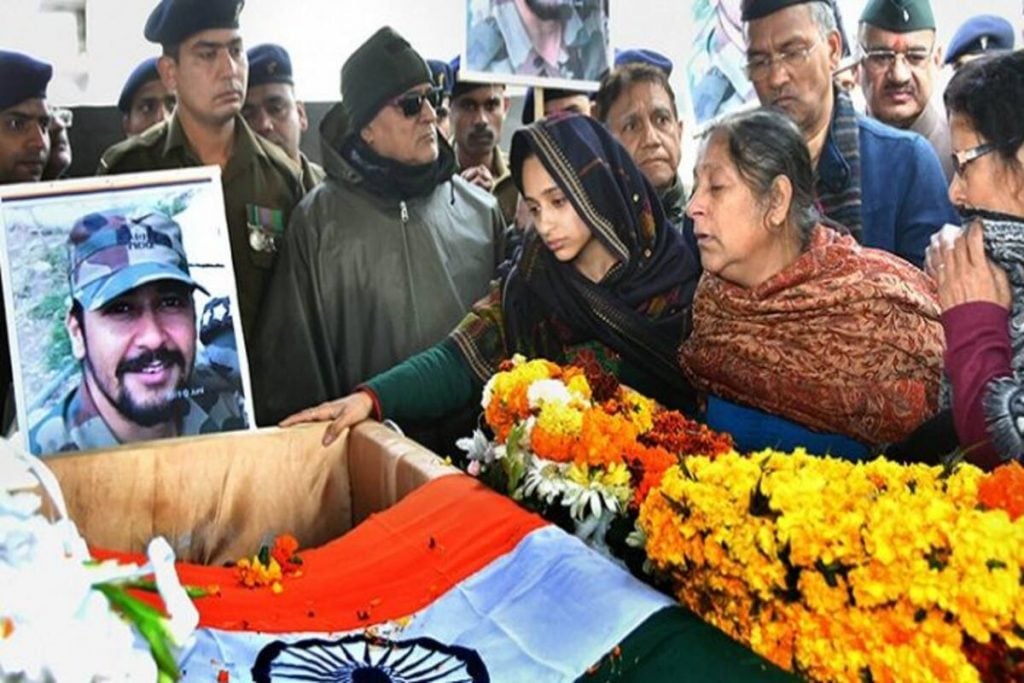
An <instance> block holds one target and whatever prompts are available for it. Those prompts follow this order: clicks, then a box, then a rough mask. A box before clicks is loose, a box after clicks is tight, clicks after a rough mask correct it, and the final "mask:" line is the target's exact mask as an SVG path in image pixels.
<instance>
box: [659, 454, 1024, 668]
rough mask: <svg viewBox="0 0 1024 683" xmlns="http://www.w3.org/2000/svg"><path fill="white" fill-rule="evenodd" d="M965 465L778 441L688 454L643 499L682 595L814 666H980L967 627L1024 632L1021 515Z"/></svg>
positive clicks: (734, 630) (780, 655) (707, 614)
mask: <svg viewBox="0 0 1024 683" xmlns="http://www.w3.org/2000/svg"><path fill="white" fill-rule="evenodd" d="M983 476H984V474H983V473H982V472H981V471H980V470H978V469H976V468H974V467H971V466H962V467H960V468H958V469H957V470H956V471H955V472H954V473H952V474H950V473H949V472H945V471H944V470H943V469H942V468H940V467H926V466H923V465H914V466H904V465H898V464H894V463H891V462H888V461H886V460H884V459H878V460H875V461H873V462H870V463H866V464H854V463H850V462H847V461H842V460H836V459H831V458H819V457H814V456H810V455H808V454H807V453H806V452H804V451H802V450H798V451H797V452H795V453H793V454H791V455H789V454H783V453H777V452H773V451H765V452H762V453H755V454H752V455H750V456H739V455H736V454H735V453H732V454H727V455H723V456H719V457H718V458H717V459H715V460H713V461H712V460H709V459H708V458H704V457H696V458H689V459H687V460H686V462H685V466H678V467H673V468H671V469H669V470H668V472H666V474H665V476H664V477H663V479H662V481H661V485H660V488H658V489H654V490H652V492H651V494H650V495H648V496H647V498H646V500H645V501H644V503H643V505H642V507H641V511H640V519H639V524H640V526H641V528H642V529H643V531H644V533H645V534H646V537H647V554H648V557H649V558H650V560H651V561H652V563H653V564H654V566H655V567H656V568H657V569H658V570H659V571H662V572H665V573H667V574H668V575H669V576H671V578H672V580H673V584H674V586H675V589H676V593H677V596H678V598H679V600H680V601H681V602H683V603H684V604H686V605H687V606H688V607H690V608H691V609H693V610H694V611H695V612H697V613H699V614H700V615H701V616H702V617H704V619H705V620H707V621H708V622H710V623H712V624H714V625H715V626H717V627H719V628H721V629H722V630H724V631H725V632H727V633H728V634H730V635H731V636H732V637H734V638H736V639H738V640H740V641H743V642H745V643H747V644H749V645H750V646H751V647H752V648H753V649H754V650H755V651H757V652H759V653H760V654H762V655H764V656H765V657H767V658H768V659H770V660H772V661H774V662H775V663H777V664H779V665H780V666H783V667H785V668H788V669H790V670H794V671H796V672H798V673H800V674H802V675H804V676H806V677H808V678H810V679H812V680H818V681H862V680H873V681H876V682H881V681H896V680H899V681H976V680H979V676H978V672H977V671H976V670H975V669H974V668H973V667H972V666H971V664H970V662H969V661H968V659H967V657H966V655H965V654H964V651H963V645H964V642H965V638H966V637H968V636H969V637H970V638H971V639H973V640H974V641H977V642H979V643H989V642H990V640H991V639H992V638H993V637H994V636H998V637H999V638H1001V639H1002V640H1003V641H1005V643H1006V644H1007V645H1009V646H1010V647H1013V648H1020V647H1022V646H1024V638H1022V635H1024V585H1022V584H1024V518H1020V519H1018V520H1017V521H1011V519H1010V517H1009V515H1008V514H1007V513H1006V512H1005V511H1004V510H986V509H984V508H983V507H980V506H979V505H978V485H979V482H980V481H981V480H982V478H983Z"/></svg>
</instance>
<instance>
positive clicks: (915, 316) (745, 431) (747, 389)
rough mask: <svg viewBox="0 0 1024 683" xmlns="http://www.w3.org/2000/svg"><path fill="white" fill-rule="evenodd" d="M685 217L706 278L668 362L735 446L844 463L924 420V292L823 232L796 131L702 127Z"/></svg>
mask: <svg viewBox="0 0 1024 683" xmlns="http://www.w3.org/2000/svg"><path fill="white" fill-rule="evenodd" d="M696 181H697V182H696V187H695V189H694V194H693V197H692V198H691V200H690V203H689V206H688V207H687V212H688V213H689V215H690V217H691V218H692V219H693V220H694V234H695V236H696V238H697V245H698V248H699V249H700V254H701V261H702V263H703V266H704V269H705V276H704V278H703V279H702V280H701V282H700V286H699V287H698V288H697V293H696V296H695V298H694V304H693V321H694V322H693V333H692V334H691V335H690V337H689V339H687V340H686V342H685V343H684V344H683V345H682V348H681V351H680V362H681V365H682V369H683V371H684V373H685V374H686V376H687V377H688V378H689V379H690V380H691V382H692V383H693V385H694V386H695V387H697V388H698V389H699V390H702V391H703V392H705V393H706V394H707V396H708V409H707V421H708V424H709V425H710V426H711V427H712V428H714V429H718V430H724V431H727V432H730V433H731V434H732V435H733V437H734V439H735V441H736V445H737V448H739V449H741V450H757V449H761V448H771V447H775V448H784V449H790V448H793V447H796V446H806V447H807V448H808V450H809V451H811V452H815V453H820V454H823V455H824V454H826V452H828V453H831V454H833V455H841V456H845V457H849V458H852V459H856V458H860V457H863V456H865V455H867V454H868V453H869V452H870V451H872V450H873V449H876V448H878V447H880V446H881V445H883V444H887V443H889V442H892V441H896V440H899V439H902V438H904V437H905V436H906V435H907V434H909V433H910V432H911V431H912V430H913V429H914V428H915V427H917V426H918V425H919V424H920V423H921V422H923V421H924V420H925V419H926V418H928V417H929V416H930V415H932V414H933V413H934V412H935V410H936V408H937V404H938V395H939V380H940V377H941V373H942V327H941V325H940V323H939V308H938V304H937V301H936V298H935V288H934V285H933V284H932V283H931V281H930V280H929V278H928V277H927V276H925V274H924V273H922V272H921V271H919V270H918V269H917V268H915V267H913V266H912V265H910V264H909V263H907V262H906V261H903V260H902V259H900V258H898V257H896V256H893V255H892V254H889V253H887V252H883V251H880V250H877V249H868V248H865V247H861V246H860V245H858V244H857V243H856V241H855V240H854V239H853V238H852V237H849V236H844V235H841V234H840V233H839V232H837V231H836V230H835V229H833V227H835V226H833V227H830V226H828V225H825V224H823V223H822V222H821V219H820V218H819V216H818V212H817V210H816V209H815V204H814V171H813V168H812V166H811V159H810V155H809V153H808V151H807V146H806V144H805V143H804V140H803V138H802V136H801V135H800V131H799V130H798V129H797V128H796V126H795V125H794V124H793V123H792V122H791V121H790V120H789V119H788V118H786V117H785V116H783V115H782V114H780V113H778V112H775V111H772V110H768V109H758V110H755V111H752V112H746V113H742V114H737V115H733V116H731V117H728V118H726V119H724V120H723V121H721V122H720V123H717V124H715V125H714V126H712V127H711V129H710V130H709V131H708V133H707V135H706V137H705V140H704V143H703V146H702V148H701V154H700V158H699V161H698V164H697V174H696Z"/></svg>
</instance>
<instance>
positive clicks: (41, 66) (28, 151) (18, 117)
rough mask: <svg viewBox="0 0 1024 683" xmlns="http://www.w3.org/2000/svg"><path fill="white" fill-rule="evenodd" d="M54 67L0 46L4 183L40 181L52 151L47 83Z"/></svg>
mask: <svg viewBox="0 0 1024 683" xmlns="http://www.w3.org/2000/svg"><path fill="white" fill-rule="evenodd" d="M52 76H53V68H52V67H51V66H50V65H49V64H46V63H44V62H40V61H38V60H35V59H33V58H32V57H29V56H28V55H23V54H21V53H20V52H9V51H7V50H0V184H5V183H24V182H34V181H38V180H39V179H40V178H42V177H43V170H44V169H45V168H46V161H47V158H48V157H49V154H50V112H49V110H48V109H47V107H46V86H47V85H48V84H49V83H50V78H51V77H52Z"/></svg>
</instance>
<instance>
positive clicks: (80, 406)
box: [29, 366, 248, 455]
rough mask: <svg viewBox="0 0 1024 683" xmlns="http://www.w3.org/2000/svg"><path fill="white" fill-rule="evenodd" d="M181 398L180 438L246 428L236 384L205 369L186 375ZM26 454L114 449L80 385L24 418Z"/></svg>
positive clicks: (115, 442)
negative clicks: (28, 428) (28, 427)
mask: <svg viewBox="0 0 1024 683" xmlns="http://www.w3.org/2000/svg"><path fill="white" fill-rule="evenodd" d="M185 392H186V394H187V396H186V397H183V398H182V400H181V412H180V415H179V420H180V422H179V430H180V432H179V433H180V434H181V435H182V436H193V435H197V434H217V433H220V432H227V431H232V430H237V429H245V428H246V427H247V426H248V425H247V424H246V421H245V419H244V417H243V416H244V415H245V409H244V406H243V403H242V395H241V383H240V382H239V381H237V378H236V381H234V382H232V381H231V379H230V378H229V377H227V376H225V375H222V374H221V373H220V372H218V371H217V370H214V369H212V368H211V367H199V366H197V367H196V368H195V369H194V370H193V371H192V379H191V380H190V382H189V388H188V389H186V390H185ZM29 424H30V425H32V428H31V431H30V432H29V449H30V451H31V452H32V453H34V454H37V455H44V454H48V453H66V452H69V451H84V450H89V449H92V448H111V447H113V446H118V445H120V442H119V441H118V439H117V437H116V436H114V433H113V432H111V431H110V427H108V426H107V423H106V422H104V421H103V418H102V417H101V416H100V414H99V412H98V411H97V409H96V404H95V403H93V400H92V396H91V395H90V393H89V389H88V387H86V386H85V384H84V383H81V384H79V385H78V386H76V387H75V388H74V389H72V390H71V391H70V392H69V393H68V394H67V396H65V397H64V398H63V399H62V400H61V401H60V402H59V403H57V404H56V405H55V406H53V407H52V408H51V409H50V410H48V411H43V414H42V417H39V415H38V414H37V415H36V416H35V417H33V416H29Z"/></svg>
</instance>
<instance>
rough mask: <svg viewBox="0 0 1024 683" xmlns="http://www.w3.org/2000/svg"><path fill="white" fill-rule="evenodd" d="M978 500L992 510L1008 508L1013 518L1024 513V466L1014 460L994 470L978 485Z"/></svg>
mask: <svg viewBox="0 0 1024 683" xmlns="http://www.w3.org/2000/svg"><path fill="white" fill-rule="evenodd" d="M978 502H979V503H981V504H982V505H984V506H985V507H987V508H989V509H992V510H1006V512H1007V513H1008V514H1009V515H1010V519H1011V520H1016V519H1017V518H1018V517H1020V516H1021V515H1024V467H1021V465H1020V463H1019V462H1017V461H1013V462H1011V463H1008V464H1006V465H1002V466H1001V467H998V468H996V469H995V470H993V471H992V473H991V474H989V475H987V476H986V477H985V478H984V479H982V480H981V483H980V484H979V485H978Z"/></svg>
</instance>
